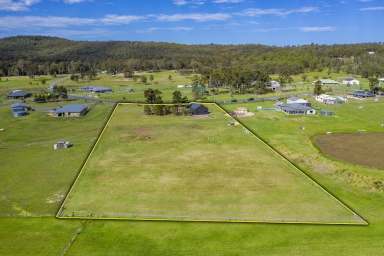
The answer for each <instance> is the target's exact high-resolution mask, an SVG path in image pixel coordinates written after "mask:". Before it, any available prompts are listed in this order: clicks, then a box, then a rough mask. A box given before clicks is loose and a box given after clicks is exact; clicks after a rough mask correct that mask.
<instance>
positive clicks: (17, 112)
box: [11, 102, 31, 117]
mask: <svg viewBox="0 0 384 256" xmlns="http://www.w3.org/2000/svg"><path fill="white" fill-rule="evenodd" d="M11 110H12V114H13V116H14V117H20V116H26V115H28V111H29V110H31V107H30V106H28V105H27V104H25V103H22V102H18V103H14V104H12V105H11Z"/></svg>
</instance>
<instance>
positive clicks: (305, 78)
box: [301, 74, 308, 82]
mask: <svg viewBox="0 0 384 256" xmlns="http://www.w3.org/2000/svg"><path fill="white" fill-rule="evenodd" d="M307 79H308V76H307V74H302V75H301V80H303V82H307Z"/></svg>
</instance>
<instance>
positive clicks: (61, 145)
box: [53, 140, 73, 150]
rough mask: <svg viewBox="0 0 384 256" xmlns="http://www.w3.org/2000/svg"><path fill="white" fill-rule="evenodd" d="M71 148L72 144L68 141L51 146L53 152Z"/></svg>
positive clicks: (61, 141)
mask: <svg viewBox="0 0 384 256" xmlns="http://www.w3.org/2000/svg"><path fill="white" fill-rule="evenodd" d="M72 146H73V144H72V143H70V142H69V141H65V140H60V141H58V142H57V143H55V144H53V149H54V150H59V149H67V148H70V147H72Z"/></svg>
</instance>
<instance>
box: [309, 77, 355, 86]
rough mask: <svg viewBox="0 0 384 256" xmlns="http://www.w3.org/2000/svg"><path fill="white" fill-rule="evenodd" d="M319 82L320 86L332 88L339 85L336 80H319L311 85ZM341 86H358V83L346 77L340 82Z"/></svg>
mask: <svg viewBox="0 0 384 256" xmlns="http://www.w3.org/2000/svg"><path fill="white" fill-rule="evenodd" d="M318 82H320V83H321V85H324V86H327V85H328V86H332V85H339V84H340V83H339V82H338V81H336V80H333V79H319V80H316V81H314V82H313V84H316V83H318ZM341 83H342V84H343V85H347V86H353V85H360V81H359V80H357V79H356V78H353V77H346V78H344V79H343V80H342V82H341Z"/></svg>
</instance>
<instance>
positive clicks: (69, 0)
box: [63, 0, 91, 4]
mask: <svg viewBox="0 0 384 256" xmlns="http://www.w3.org/2000/svg"><path fill="white" fill-rule="evenodd" d="M88 1H91V0H64V1H63V2H64V3H66V4H79V3H83V2H88Z"/></svg>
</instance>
